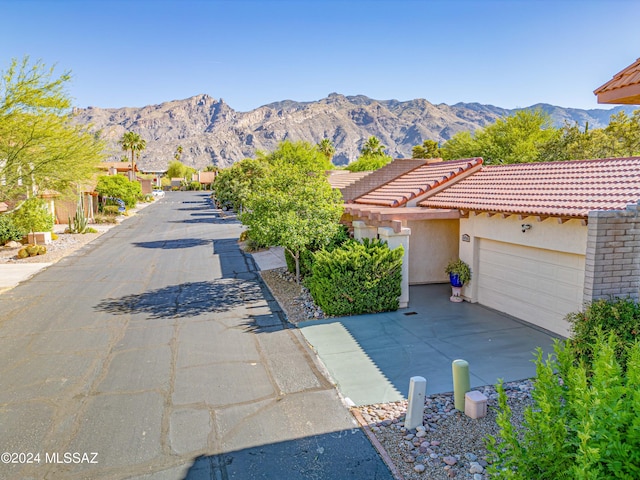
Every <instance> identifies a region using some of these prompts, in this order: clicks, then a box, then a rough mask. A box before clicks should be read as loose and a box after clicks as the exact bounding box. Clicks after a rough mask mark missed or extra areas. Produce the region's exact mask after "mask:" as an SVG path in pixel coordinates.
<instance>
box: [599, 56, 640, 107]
mask: <svg viewBox="0 0 640 480" xmlns="http://www.w3.org/2000/svg"><path fill="white" fill-rule="evenodd" d="M593 93H594V94H595V95H597V96H598V103H622V104H625V105H640V58H639V59H638V60H636V61H635V63H633V64H631V65H629V66H628V67H627V68H625V69H624V70H622V71H621V72H618V73H616V74H615V75H614V76H613V78H612V79H611V80H609V81H608V82H607V83H605V84H604V85H602V86H601V87H599V88H597V89H596V90H594V92H593Z"/></svg>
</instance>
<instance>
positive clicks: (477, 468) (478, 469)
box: [469, 462, 484, 473]
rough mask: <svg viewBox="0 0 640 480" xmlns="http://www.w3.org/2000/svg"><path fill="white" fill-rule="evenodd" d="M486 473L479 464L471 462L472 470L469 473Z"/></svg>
mask: <svg viewBox="0 0 640 480" xmlns="http://www.w3.org/2000/svg"><path fill="white" fill-rule="evenodd" d="M482 472H484V468H482V465H480V464H479V463H478V462H471V468H470V469H469V473H482Z"/></svg>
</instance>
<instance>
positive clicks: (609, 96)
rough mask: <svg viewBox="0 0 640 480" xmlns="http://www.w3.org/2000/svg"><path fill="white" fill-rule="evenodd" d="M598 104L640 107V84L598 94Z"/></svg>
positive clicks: (596, 92)
mask: <svg viewBox="0 0 640 480" xmlns="http://www.w3.org/2000/svg"><path fill="white" fill-rule="evenodd" d="M594 93H595V94H596V95H597V96H598V103H606V104H623V105H640V84H634V85H628V86H626V87H620V88H616V89H614V90H608V91H604V92H600V93H598V90H596V91H595V92H594Z"/></svg>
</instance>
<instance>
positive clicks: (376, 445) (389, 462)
mask: <svg viewBox="0 0 640 480" xmlns="http://www.w3.org/2000/svg"><path fill="white" fill-rule="evenodd" d="M350 411H351V415H353V416H354V418H355V419H356V421H357V422H358V424H359V425H360V428H361V429H362V430H363V431H364V433H365V435H366V436H367V438H368V439H369V441H370V442H371V444H372V445H373V448H375V449H376V450H377V451H378V454H379V455H380V457H381V458H382V461H383V462H384V463H385V464H386V465H387V467H389V470H390V471H391V475H393V478H395V479H396V480H404V477H403V476H402V474H401V473H400V471H399V470H398V468H397V467H396V465H395V464H394V463H393V460H392V459H391V457H390V456H389V454H388V453H387V451H386V450H385V449H384V447H383V446H382V444H381V443H380V440H378V438H377V437H376V435H375V434H374V433H373V432H372V431H371V428H370V427H369V425H368V424H367V422H365V420H364V418H363V417H362V414H361V413H360V411H359V410H358V409H357V408H351V409H350Z"/></svg>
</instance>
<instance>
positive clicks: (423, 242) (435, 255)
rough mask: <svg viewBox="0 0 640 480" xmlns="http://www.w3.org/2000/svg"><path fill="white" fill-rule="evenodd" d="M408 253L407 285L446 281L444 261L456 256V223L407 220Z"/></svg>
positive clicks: (445, 262) (457, 222)
mask: <svg viewBox="0 0 640 480" xmlns="http://www.w3.org/2000/svg"><path fill="white" fill-rule="evenodd" d="M407 226H408V227H409V228H410V229H411V252H410V262H409V283H410V284H412V285H414V284H421V283H441V282H448V281H449V276H448V275H446V274H445V273H444V268H445V267H446V265H447V262H448V261H449V260H451V259H454V258H457V257H458V239H459V236H458V233H459V220H457V219H456V220H420V221H409V222H407Z"/></svg>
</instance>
